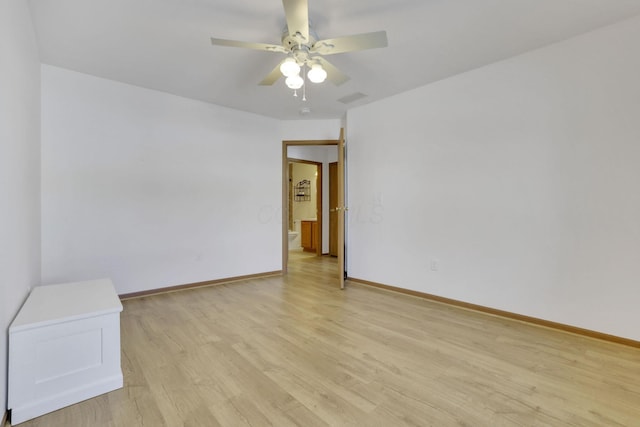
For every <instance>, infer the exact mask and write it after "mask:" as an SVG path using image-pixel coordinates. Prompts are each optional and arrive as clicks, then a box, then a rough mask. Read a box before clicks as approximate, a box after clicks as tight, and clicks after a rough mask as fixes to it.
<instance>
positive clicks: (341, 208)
mask: <svg viewBox="0 0 640 427" xmlns="http://www.w3.org/2000/svg"><path fill="white" fill-rule="evenodd" d="M336 209H337V210H338V212H337V216H338V276H339V277H338V280H339V283H340V289H344V276H345V265H344V259H345V253H344V222H345V213H346V210H347V207H346V206H345V200H344V128H342V129H340V138H339V139H338V205H337V207H336Z"/></svg>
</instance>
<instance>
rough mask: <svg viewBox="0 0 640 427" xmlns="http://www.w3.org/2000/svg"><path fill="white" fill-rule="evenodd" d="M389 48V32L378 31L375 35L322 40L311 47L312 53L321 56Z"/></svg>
mask: <svg viewBox="0 0 640 427" xmlns="http://www.w3.org/2000/svg"><path fill="white" fill-rule="evenodd" d="M387 46H388V42H387V32H386V31H376V32H373V33H364V34H355V35H353V36H345V37H336V38H335V39H326V40H320V41H317V42H316V43H315V44H314V45H313V46H312V47H311V52H313V53H319V54H320V55H333V54H336V53H344V52H353V51H356V50H366V49H375V48H378V47H387Z"/></svg>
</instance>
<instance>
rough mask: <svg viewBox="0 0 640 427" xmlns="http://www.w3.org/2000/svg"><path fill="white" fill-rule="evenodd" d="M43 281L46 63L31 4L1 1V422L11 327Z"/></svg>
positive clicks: (5, 390)
mask: <svg viewBox="0 0 640 427" xmlns="http://www.w3.org/2000/svg"><path fill="white" fill-rule="evenodd" d="M39 280H40V61H39V59H38V50H37V46H36V42H35V33H34V30H33V25H32V23H31V17H30V16H29V10H28V8H27V3H26V2H24V1H15V0H0V330H1V331H2V338H0V418H2V416H3V415H4V413H5V411H6V408H7V406H6V403H7V370H6V369H7V329H8V328H9V325H10V323H11V322H12V321H13V318H14V317H15V315H16V313H17V312H18V310H19V309H20V306H21V305H22V303H23V302H24V300H25V299H26V297H27V295H28V293H29V290H30V289H31V287H32V286H35V285H37V284H38V282H39Z"/></svg>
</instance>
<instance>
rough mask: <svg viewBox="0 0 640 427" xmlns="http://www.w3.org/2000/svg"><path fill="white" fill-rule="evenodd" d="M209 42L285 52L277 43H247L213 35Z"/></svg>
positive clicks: (218, 44) (217, 44)
mask: <svg viewBox="0 0 640 427" xmlns="http://www.w3.org/2000/svg"><path fill="white" fill-rule="evenodd" d="M211 44H212V45H214V46H228V47H243V48H246V49H255V50H266V51H267V52H281V53H287V51H286V50H285V49H284V47H282V46H279V45H277V44H267V43H249V42H241V41H237V40H226V39H216V38H214V37H211Z"/></svg>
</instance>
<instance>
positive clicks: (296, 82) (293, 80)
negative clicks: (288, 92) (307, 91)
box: [285, 74, 304, 89]
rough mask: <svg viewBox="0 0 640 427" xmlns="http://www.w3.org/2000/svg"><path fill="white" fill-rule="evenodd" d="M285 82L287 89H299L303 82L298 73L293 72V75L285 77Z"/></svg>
mask: <svg viewBox="0 0 640 427" xmlns="http://www.w3.org/2000/svg"><path fill="white" fill-rule="evenodd" d="M285 83H286V84H287V86H288V87H289V89H300V88H301V87H302V85H303V84H304V80H302V77H300V75H299V74H294V75H293V76H289V77H287V79H286V80H285Z"/></svg>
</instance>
